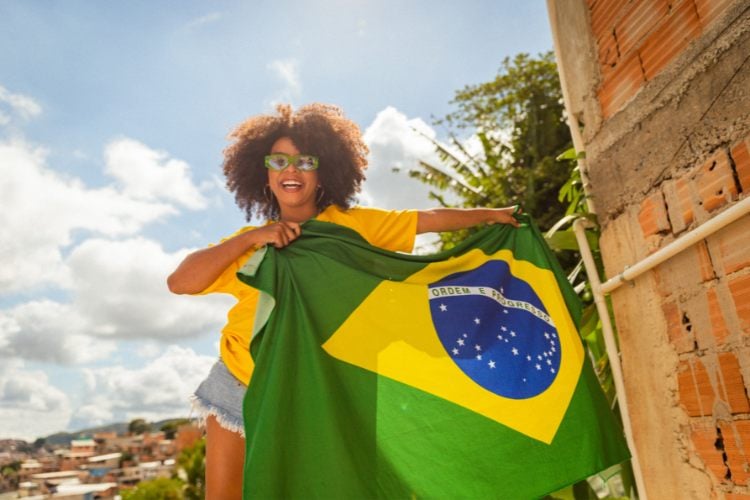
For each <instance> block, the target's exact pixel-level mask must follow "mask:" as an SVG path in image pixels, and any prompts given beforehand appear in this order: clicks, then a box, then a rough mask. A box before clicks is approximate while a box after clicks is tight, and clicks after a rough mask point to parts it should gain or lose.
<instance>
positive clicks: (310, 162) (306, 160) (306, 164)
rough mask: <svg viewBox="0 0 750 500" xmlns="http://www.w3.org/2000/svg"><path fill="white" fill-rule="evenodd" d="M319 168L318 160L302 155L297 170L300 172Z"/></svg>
mask: <svg viewBox="0 0 750 500" xmlns="http://www.w3.org/2000/svg"><path fill="white" fill-rule="evenodd" d="M317 167H318V159H317V158H315V157H314V156H309V155H300V157H299V159H298V160H297V168H299V169H300V170H315V169H316V168H317Z"/></svg>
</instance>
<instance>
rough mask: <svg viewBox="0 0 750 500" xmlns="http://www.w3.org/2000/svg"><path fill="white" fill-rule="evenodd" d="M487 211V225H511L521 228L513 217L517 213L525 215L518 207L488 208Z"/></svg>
mask: <svg viewBox="0 0 750 500" xmlns="http://www.w3.org/2000/svg"><path fill="white" fill-rule="evenodd" d="M485 210H488V211H489V214H488V219H487V220H486V221H485V222H487V224H510V225H511V226H513V227H518V226H519V224H518V221H517V220H516V218H515V217H513V215H514V214H516V213H519V214H520V213H523V212H522V211H521V208H520V207H518V206H512V207H504V208H488V209H485Z"/></svg>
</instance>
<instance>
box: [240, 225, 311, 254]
mask: <svg viewBox="0 0 750 500" xmlns="http://www.w3.org/2000/svg"><path fill="white" fill-rule="evenodd" d="M301 232H302V229H301V228H300V225H299V223H298V222H283V221H281V222H274V223H273V224H269V225H267V226H263V227H259V228H257V229H254V230H253V231H252V233H254V234H253V236H254V237H255V240H256V246H263V245H271V246H274V247H276V248H284V247H285V246H287V245H288V244H289V243H291V242H293V241H294V240H296V239H297V238H299V235H300V233H301Z"/></svg>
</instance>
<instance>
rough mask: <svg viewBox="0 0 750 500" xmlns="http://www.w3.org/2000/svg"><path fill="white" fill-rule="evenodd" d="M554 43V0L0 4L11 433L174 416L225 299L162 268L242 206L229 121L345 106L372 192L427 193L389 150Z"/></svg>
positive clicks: (410, 150) (4, 356)
mask: <svg viewBox="0 0 750 500" xmlns="http://www.w3.org/2000/svg"><path fill="white" fill-rule="evenodd" d="M551 47H552V42H551V37H550V33H549V25H548V20H547V14H546V10H545V5H544V3H543V2H512V1H508V0H505V1H497V0H495V1H466V2H430V1H426V0H414V1H405V0H401V1H398V2H397V1H392V0H381V1H363V0H353V1H344V0H336V1H334V0H313V1H306V2H302V1H297V2H295V1H275V2H270V1H253V2H250V1H248V2H226V1H213V2H190V1H186V2H176V1H172V2H167V1H156V2H145V1H136V2H93V1H88V2H83V1H66V2H2V3H0V199H2V200H3V201H2V202H1V203H2V206H3V209H2V211H1V213H0V222H2V225H0V227H2V229H0V231H2V232H1V233H0V234H1V236H0V259H2V261H3V266H2V269H0V438H2V437H21V438H26V439H34V438H35V437H37V436H41V435H46V434H49V433H52V432H55V431H60V430H75V429H79V428H82V427H85V426H89V425H98V424H104V423H108V422H112V421H125V420H129V419H132V418H137V417H143V418H148V419H158V418H164V417H171V416H183V415H186V414H187V413H188V411H189V404H188V403H187V397H188V395H189V394H190V393H191V391H192V390H193V388H194V386H195V385H196V384H197V383H198V382H199V381H200V380H201V378H202V377H203V376H204V375H205V374H206V372H207V370H208V368H209V367H210V365H211V364H212V363H213V361H214V360H215V358H216V356H217V348H216V346H217V341H218V335H219V334H218V331H219V329H220V327H221V324H222V322H223V318H224V315H225V311H226V309H227V308H228V307H229V305H230V304H231V302H230V301H228V300H227V299H225V298H223V297H202V298H194V297H175V296H170V295H169V293H168V292H167V291H166V289H165V287H164V278H165V276H166V275H167V274H168V273H169V272H170V271H171V270H172V269H173V268H174V266H175V265H176V264H177V263H178V262H179V260H180V259H181V258H182V257H183V256H184V255H185V254H186V253H187V252H189V251H190V250H191V249H196V248H200V247H202V246H205V245H206V244H208V243H210V242H213V241H216V240H217V239H219V238H221V237H222V236H224V235H226V234H228V233H231V232H233V231H234V230H236V229H237V227H239V226H241V225H243V224H244V223H245V221H244V219H243V217H242V214H241V213H240V212H239V211H238V210H237V209H236V207H235V206H234V203H233V200H232V197H231V196H230V195H229V194H228V193H227V192H226V191H225V189H224V187H223V179H222V178H221V167H220V165H221V152H222V149H223V148H224V147H225V146H226V144H227V143H226V136H227V134H228V133H229V131H230V130H231V129H232V128H233V127H234V126H235V125H237V124H238V123H239V122H240V121H242V120H243V119H244V118H246V117H248V116H251V115H253V114H257V113H262V112H268V111H270V110H272V109H273V104H274V103H276V102H291V103H292V104H293V105H301V104H304V103H307V102H312V101H322V102H330V103H335V104H338V105H340V106H341V107H342V108H343V109H344V111H345V112H346V114H347V115H348V116H349V117H350V118H352V119H353V120H354V121H356V122H357V123H358V124H359V125H360V127H361V128H362V131H363V133H364V134H365V138H366V141H367V142H368V144H369V146H370V149H371V157H370V168H369V170H368V181H367V183H366V184H365V188H364V191H363V193H362V196H361V202H362V203H363V204H370V205H377V206H382V207H387V208H409V207H426V206H430V202H429V201H428V200H427V198H426V189H425V188H424V187H423V186H421V185H419V184H416V183H415V181H411V180H410V179H408V178H405V177H404V176H403V174H401V175H399V174H394V173H392V172H391V167H393V166H401V167H409V166H413V165H414V164H415V162H416V161H417V160H418V159H428V160H434V156H433V152H432V148H431V146H430V145H429V143H428V142H426V141H425V140H424V139H422V138H420V137H419V136H418V135H417V134H415V133H414V132H413V131H412V127H416V128H418V129H420V130H422V131H423V133H425V134H427V135H428V136H433V137H436V138H438V139H440V138H443V137H444V135H445V131H443V130H440V129H435V128H434V126H433V119H434V118H435V117H441V116H443V115H445V114H446V113H448V112H449V111H450V110H451V106H450V104H449V101H450V100H451V99H452V97H453V95H454V92H455V91H456V90H458V89H460V88H462V87H463V86H465V85H467V84H473V83H480V82H483V81H488V80H491V79H492V78H493V77H494V75H495V74H496V72H497V69H498V68H499V65H500V61H501V60H502V59H503V58H504V57H505V56H512V55H514V54H516V53H518V52H530V53H532V54H536V53H539V52H542V51H545V50H549V49H551Z"/></svg>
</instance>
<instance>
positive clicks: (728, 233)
mask: <svg viewBox="0 0 750 500" xmlns="http://www.w3.org/2000/svg"><path fill="white" fill-rule="evenodd" d="M711 243H713V244H712V245H711V249H712V252H714V253H715V254H718V255H715V260H716V265H717V266H719V265H720V266H721V267H722V270H723V271H724V274H731V273H733V272H735V271H739V270H740V269H744V268H745V267H748V266H750V216H745V217H742V218H740V219H739V220H736V221H734V222H732V223H731V224H729V225H728V226H725V227H724V228H722V229H721V230H720V231H719V232H717V233H715V234H714V235H713V236H711Z"/></svg>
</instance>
